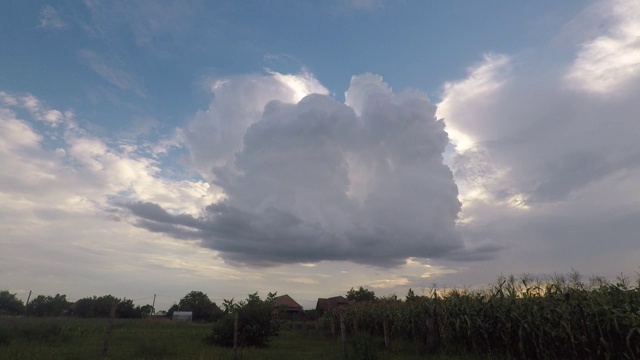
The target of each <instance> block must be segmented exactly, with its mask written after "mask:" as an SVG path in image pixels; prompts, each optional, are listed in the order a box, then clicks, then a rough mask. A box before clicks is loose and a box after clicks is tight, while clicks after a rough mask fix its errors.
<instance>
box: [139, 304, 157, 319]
mask: <svg viewBox="0 0 640 360" xmlns="http://www.w3.org/2000/svg"><path fill="white" fill-rule="evenodd" d="M155 312H156V311H155V309H154V308H153V306H151V305H149V304H147V305H144V306H142V307H141V308H140V313H141V314H142V316H143V317H147V316H151V315H153V314H155Z"/></svg>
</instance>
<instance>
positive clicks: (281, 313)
mask: <svg viewBox="0 0 640 360" xmlns="http://www.w3.org/2000/svg"><path fill="white" fill-rule="evenodd" d="M302 313H303V312H302V305H300V304H298V303H297V302H296V301H295V300H293V298H292V297H291V296H289V295H282V296H278V297H276V298H275V299H273V314H274V316H276V317H284V318H288V319H294V318H299V317H301V316H302Z"/></svg>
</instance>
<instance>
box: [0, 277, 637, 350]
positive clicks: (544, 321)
mask: <svg viewBox="0 0 640 360" xmlns="http://www.w3.org/2000/svg"><path fill="white" fill-rule="evenodd" d="M7 294H8V292H6V291H3V292H2V295H3V296H5V297H6V295H7ZM194 294H198V293H197V292H192V293H190V294H188V295H187V296H186V297H185V299H192V298H193V295H194ZM9 295H10V294H9ZM202 295H204V294H202ZM205 296H206V295H205ZM274 297H275V293H270V294H269V295H268V296H267V297H266V298H265V299H261V298H260V297H259V296H258V294H257V293H254V294H250V295H249V296H248V297H247V299H245V300H242V301H239V302H234V301H233V300H225V301H224V303H223V309H219V310H220V313H219V314H218V315H216V316H215V320H213V319H210V320H211V321H209V322H207V321H193V322H177V321H172V320H170V319H169V318H167V317H163V316H143V317H142V318H137V319H124V318H115V319H111V320H110V319H108V318H105V317H102V318H100V317H84V318H82V317H79V316H77V315H74V314H72V313H66V314H65V315H64V316H37V315H36V316H33V315H31V316H24V315H8V312H9V308H8V307H6V306H5V308H3V309H1V310H2V311H3V313H5V315H3V316H1V317H0V358H1V359H93V358H100V357H102V358H105V359H232V358H234V355H236V356H237V358H239V359H380V360H383V359H424V358H430V359H469V358H471V359H473V358H477V359H640V287H639V286H638V284H635V285H632V284H631V282H630V280H629V279H627V278H625V277H622V276H621V277H620V278H618V279H617V281H616V282H614V283H610V282H608V281H606V280H605V279H602V278H598V277H594V278H592V279H590V280H589V281H587V282H583V281H582V278H581V276H580V275H579V274H577V273H573V274H570V275H568V276H556V277H554V278H553V279H550V280H547V281H540V280H536V279H533V278H531V277H529V276H522V277H521V278H519V279H517V278H515V277H509V278H499V279H498V281H497V282H496V283H495V284H493V285H492V286H490V287H487V288H484V289H480V290H469V289H463V290H459V289H448V290H447V289H438V290H436V289H432V290H431V291H430V293H429V294H428V295H425V296H419V295H416V294H415V293H414V292H413V291H411V290H409V292H408V293H407V295H406V297H405V298H403V299H400V298H398V297H397V296H388V297H383V298H378V297H376V296H375V294H374V293H373V291H370V290H368V289H364V288H362V287H361V288H359V289H358V290H354V289H352V290H351V291H349V292H348V293H347V299H348V300H349V303H348V304H346V305H344V306H340V307H336V308H333V309H330V310H328V311H325V312H324V313H323V314H319V313H317V312H315V311H307V312H304V313H301V314H300V316H297V317H294V318H291V317H285V316H282V314H280V313H279V311H280V310H281V309H280V310H279V309H277V308H274V307H273V305H272V302H273V299H274ZM94 299H98V298H94ZM183 300H184V299H183ZM3 304H4V302H3ZM183 305H184V304H183ZM216 308H217V307H216ZM114 309H115V308H114ZM179 309H180V304H176V310H179ZM14 310H15V309H14ZM93 313H96V312H95V311H94V312H93ZM123 314H127V313H126V312H121V313H120V317H122V315H123ZM111 321H112V326H110V325H109V324H110V322H111ZM109 328H111V332H110V333H109V331H108V329H109ZM234 329H237V330H234ZM234 333H235V334H236V335H237V336H236V341H237V344H238V348H237V350H236V351H234V349H233V344H234ZM107 340H108V344H106V343H105V341H107ZM107 345H108V346H107ZM105 348H106V350H105Z"/></svg>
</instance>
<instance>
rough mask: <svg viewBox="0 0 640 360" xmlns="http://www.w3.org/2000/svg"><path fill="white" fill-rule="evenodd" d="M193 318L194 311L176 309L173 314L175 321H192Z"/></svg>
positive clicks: (172, 318)
mask: <svg viewBox="0 0 640 360" xmlns="http://www.w3.org/2000/svg"><path fill="white" fill-rule="evenodd" d="M192 318H193V312H192V311H174V312H173V315H172V316H171V320H173V321H191V320H192Z"/></svg>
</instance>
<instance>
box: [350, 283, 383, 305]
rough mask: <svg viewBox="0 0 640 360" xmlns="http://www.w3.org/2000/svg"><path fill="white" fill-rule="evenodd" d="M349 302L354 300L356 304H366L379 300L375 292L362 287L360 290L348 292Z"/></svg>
mask: <svg viewBox="0 0 640 360" xmlns="http://www.w3.org/2000/svg"><path fill="white" fill-rule="evenodd" d="M347 300H352V301H355V302H366V301H376V300H378V298H377V297H376V294H375V293H374V292H373V291H371V290H369V289H365V288H363V287H362V286H360V288H359V289H358V290H354V289H353V288H351V290H349V291H347Z"/></svg>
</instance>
